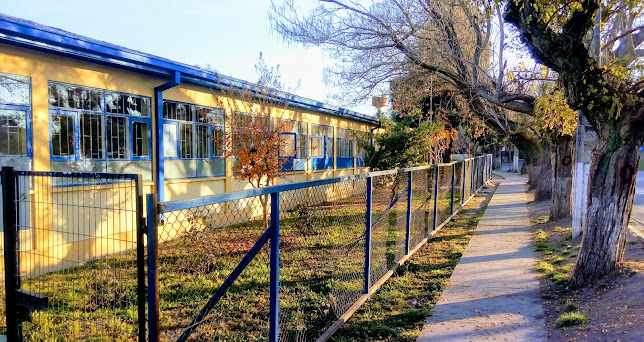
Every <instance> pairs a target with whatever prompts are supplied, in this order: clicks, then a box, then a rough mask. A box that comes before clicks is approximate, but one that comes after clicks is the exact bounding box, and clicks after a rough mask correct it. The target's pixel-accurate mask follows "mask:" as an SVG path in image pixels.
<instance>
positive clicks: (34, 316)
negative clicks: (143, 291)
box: [7, 171, 143, 341]
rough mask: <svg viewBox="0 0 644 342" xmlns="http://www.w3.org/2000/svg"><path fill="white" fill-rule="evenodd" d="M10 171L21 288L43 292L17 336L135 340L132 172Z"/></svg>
mask: <svg viewBox="0 0 644 342" xmlns="http://www.w3.org/2000/svg"><path fill="white" fill-rule="evenodd" d="M15 174H16V181H15V183H16V184H15V185H16V192H15V194H16V206H15V208H16V217H17V220H18V224H17V226H18V229H19V230H18V239H19V241H18V244H17V247H18V259H19V262H18V270H19V276H20V278H21V280H20V282H21V291H23V292H24V291H28V292H31V293H33V294H36V295H41V296H45V297H47V300H48V305H47V307H46V308H42V307H41V308H38V310H36V311H33V312H32V313H31V315H30V317H28V318H27V320H26V321H25V322H24V323H23V324H22V328H23V335H24V337H25V340H27V341H54V340H55V341H72V340H92V341H112V340H119V341H136V340H137V336H138V332H139V329H138V322H139V321H138V319H139V317H138V299H137V293H138V292H137V291H138V289H139V286H138V283H137V281H138V280H137V279H138V278H137V275H138V274H139V273H138V272H139V270H140V271H141V272H143V270H142V269H139V268H138V265H139V263H138V261H142V259H138V260H137V252H136V249H137V239H139V238H140V237H139V236H138V234H139V229H137V228H138V224H139V223H138V221H137V200H140V199H139V197H138V195H139V193H138V189H139V187H138V185H137V177H138V176H136V175H108V174H62V173H47V172H42V173H38V172H22V171H17V172H16V173H15ZM141 275H142V274H141ZM16 314H17V313H7V315H16Z"/></svg>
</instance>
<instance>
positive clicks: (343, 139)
mask: <svg viewBox="0 0 644 342" xmlns="http://www.w3.org/2000/svg"><path fill="white" fill-rule="evenodd" d="M336 137H337V139H336V141H337V144H338V158H353V154H354V153H353V145H354V141H355V133H354V131H352V130H350V129H345V128H338V129H337V132H336Z"/></svg>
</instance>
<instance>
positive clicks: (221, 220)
mask: <svg viewBox="0 0 644 342" xmlns="http://www.w3.org/2000/svg"><path fill="white" fill-rule="evenodd" d="M270 208H271V199H270V196H268V195H265V196H255V197H250V198H245V199H239V200H233V201H228V202H223V203H216V204H207V205H202V206H196V207H193V208H190V209H185V210H178V211H170V212H165V213H163V214H162V217H163V218H162V221H161V224H160V225H159V228H158V233H159V235H158V241H159V246H158V251H159V252H158V253H159V260H158V267H159V269H158V273H159V307H160V316H159V321H160V322H159V332H160V336H159V337H160V340H162V341H177V340H178V339H179V338H184V339H185V340H186V341H211V340H213V339H219V340H223V341H232V340H238V339H239V337H240V336H243V337H244V340H246V341H255V340H266V339H267V338H268V327H269V324H268V321H269V310H268V308H269V299H270V298H269V274H270V268H269V259H270V248H269V246H268V244H264V246H263V247H262V248H261V249H260V251H259V253H257V255H256V256H255V257H254V259H253V260H252V261H251V262H250V264H248V266H247V267H246V268H245V269H244V270H243V271H242V272H241V274H240V275H239V277H238V278H237V279H236V280H235V281H234V282H233V283H232V285H231V286H230V287H229V288H228V290H227V291H226V292H225V294H224V295H223V296H222V297H221V298H220V299H219V300H218V301H216V303H215V304H214V305H211V306H210V307H209V309H208V308H207V304H208V303H209V301H211V299H212V298H213V295H214V294H215V293H216V292H217V290H218V289H219V288H220V287H221V286H222V284H223V283H224V281H225V280H226V279H227V278H228V277H229V276H230V274H231V273H232V272H233V270H234V269H235V267H236V266H237V265H238V264H239V263H240V261H241V260H242V259H243V258H244V256H245V255H246V254H248V253H249V252H250V251H251V249H252V248H253V246H254V245H255V244H256V243H257V241H259V240H260V237H262V236H263V234H264V233H265V231H266V229H267V227H268V226H269V224H270ZM213 301H214V300H213ZM211 304H212V303H211ZM200 313H203V320H200V321H199V320H197V317H198V315H199V314H200Z"/></svg>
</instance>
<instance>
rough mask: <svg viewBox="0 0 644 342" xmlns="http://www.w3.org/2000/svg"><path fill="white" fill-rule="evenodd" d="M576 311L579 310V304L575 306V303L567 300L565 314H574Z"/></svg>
mask: <svg viewBox="0 0 644 342" xmlns="http://www.w3.org/2000/svg"><path fill="white" fill-rule="evenodd" d="M575 310H577V304H575V302H573V301H572V300H570V299H569V300H567V301H566V304H565V305H564V311H565V312H573V311H575Z"/></svg>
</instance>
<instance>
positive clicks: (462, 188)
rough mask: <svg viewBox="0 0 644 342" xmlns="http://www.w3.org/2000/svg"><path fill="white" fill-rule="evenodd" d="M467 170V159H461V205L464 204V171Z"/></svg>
mask: <svg viewBox="0 0 644 342" xmlns="http://www.w3.org/2000/svg"><path fill="white" fill-rule="evenodd" d="M466 172H467V161H465V160H463V172H462V173H463V174H462V175H461V178H462V179H461V183H462V184H461V205H463V204H465V180H466V179H467V178H466V177H465V176H466V175H465V173H466Z"/></svg>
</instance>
